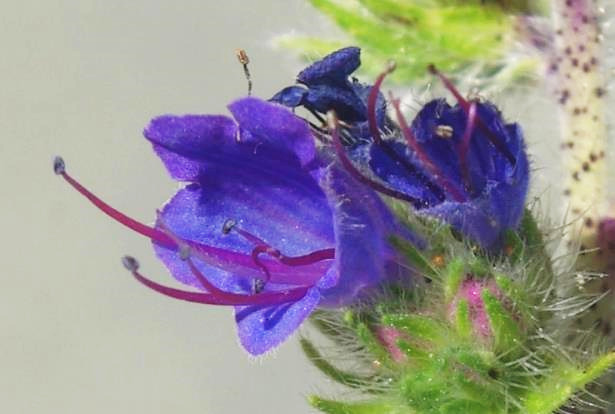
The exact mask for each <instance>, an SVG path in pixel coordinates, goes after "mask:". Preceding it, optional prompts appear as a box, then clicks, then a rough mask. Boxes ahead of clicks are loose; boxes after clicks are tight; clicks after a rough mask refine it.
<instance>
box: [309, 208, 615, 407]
mask: <svg viewBox="0 0 615 414" xmlns="http://www.w3.org/2000/svg"><path fill="white" fill-rule="evenodd" d="M421 225H422V226H427V231H425V232H423V234H432V235H433V236H432V237H431V239H430V240H429V242H430V246H432V247H431V248H429V249H427V250H423V251H419V250H417V249H416V248H414V247H412V246H411V245H409V244H406V243H403V242H400V241H394V244H395V245H396V246H397V248H398V249H399V251H400V252H402V253H404V254H405V255H406V257H407V259H408V264H409V265H410V266H412V267H414V268H415V269H416V270H417V271H418V272H420V273H422V274H423V275H424V280H425V281H424V283H419V284H418V286H414V287H413V288H411V289H410V288H409V287H407V286H397V287H394V288H391V289H390V290H389V291H388V292H386V293H384V294H383V295H382V296H381V297H378V298H375V299H374V301H373V302H371V303H366V304H365V305H363V306H355V307H353V308H352V309H351V310H349V311H346V312H344V313H342V312H339V311H337V312H329V311H326V312H325V311H320V312H318V313H316V314H314V315H313V317H312V319H313V322H314V324H315V326H316V327H317V328H318V329H319V331H320V332H322V333H323V334H324V336H325V337H327V338H328V340H330V341H331V342H332V343H333V346H332V347H331V346H330V345H328V346H326V347H323V349H327V350H328V352H326V353H325V352H322V351H320V350H319V346H318V345H316V342H315V341H310V340H308V339H305V338H304V339H303V340H302V345H303V349H304V351H305V353H306V355H307V356H308V358H309V359H310V360H311V361H312V362H313V363H314V364H315V365H316V366H317V367H318V368H319V369H320V370H321V371H323V372H324V373H325V374H327V375H328V376H329V377H330V378H331V379H333V380H335V381H336V382H339V383H342V384H344V385H346V386H348V387H351V388H355V389H358V390H359V391H360V392H361V394H362V396H361V398H360V399H359V400H358V401H354V402H340V401H338V400H329V399H326V398H321V397H315V396H314V397H311V398H310V403H311V404H312V405H313V406H314V407H316V408H318V409H319V410H321V411H322V412H325V413H331V414H342V413H343V414H371V413H373V414H393V413H395V414H402V413H412V414H424V413H425V414H426V413H439V414H449V413H450V414H453V413H455V414H457V413H481V414H482V413H487V414H491V413H493V414H504V413H519V414H550V413H553V412H555V411H557V410H558V409H561V408H564V407H565V408H568V409H571V408H573V407H576V408H578V407H579V404H580V403H579V402H578V401H580V400H584V401H586V402H592V397H591V396H590V395H589V394H588V393H584V390H585V389H586V387H587V385H588V384H590V383H591V382H593V381H594V380H596V379H597V378H598V377H600V376H601V375H602V374H603V373H604V372H605V371H606V370H607V369H608V368H609V366H610V365H612V364H613V363H614V362H615V352H599V351H598V350H597V349H598V346H597V345H594V346H591V345H590V344H592V341H594V342H595V340H594V339H592V338H591V336H589V335H588V336H587V337H586V338H584V341H585V343H584V344H583V346H582V348H583V350H584V351H586V350H588V349H590V350H591V349H594V351H590V352H589V353H588V352H581V351H578V352H576V351H575V349H572V348H570V347H566V346H565V345H564V344H565V343H566V340H567V339H566V337H567V336H568V335H569V334H571V333H573V332H574V326H572V324H571V321H573V320H574V319H575V316H576V315H578V314H579V313H581V312H583V310H584V309H586V308H587V307H588V306H589V304H591V300H592V299H588V300H583V299H582V298H577V299H578V301H576V302H575V304H574V305H572V306H571V303H572V302H571V300H570V299H566V300H562V299H560V298H558V297H557V295H556V292H555V286H554V284H553V281H554V280H555V278H556V277H557V279H558V280H560V281H561V280H563V278H565V275H561V274H558V275H555V273H554V271H553V270H552V266H551V261H550V259H549V256H548V255H547V253H546V250H545V246H544V243H543V242H542V240H541V239H542V238H541V236H540V232H539V231H538V228H537V226H536V223H535V222H534V219H533V218H532V216H531V214H530V213H526V216H525V218H524V220H523V223H522V226H521V228H520V230H519V232H518V233H511V234H510V236H509V237H508V240H509V242H508V243H507V245H506V246H505V248H504V252H505V253H503V254H502V255H501V256H498V257H494V256H492V255H487V254H484V253H482V252H481V251H480V250H477V249H473V248H471V246H468V245H467V244H464V243H462V242H459V241H457V240H456V239H455V238H454V237H453V236H452V235H451V233H450V231H449V230H448V229H447V228H446V227H442V226H435V225H431V224H429V223H427V224H425V223H422V224H421ZM415 227H416V223H415ZM564 309H567V311H566V312H563V310H564ZM357 344H359V345H357ZM578 345H579V346H578V347H577V348H579V349H581V346H580V345H581V344H578ZM349 356H350V357H352V360H353V361H354V362H356V361H362V364H360V365H357V364H356V363H355V364H353V367H352V369H348V370H343V369H341V368H340V367H338V366H337V365H336V363H339V361H342V357H345V359H346V360H347V358H348V357H349ZM341 364H343V362H342V363H341ZM341 364H340V365H341ZM370 395H371V397H370ZM575 397H580V398H575ZM594 402H595V401H594ZM575 412H576V411H575Z"/></svg>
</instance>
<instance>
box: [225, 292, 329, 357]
mask: <svg viewBox="0 0 615 414" xmlns="http://www.w3.org/2000/svg"><path fill="white" fill-rule="evenodd" d="M319 302H320V293H319V291H318V288H312V289H310V290H309V291H308V293H307V294H306V295H305V296H304V297H303V298H302V299H301V300H299V301H297V302H294V303H287V304H280V305H278V306H269V307H264V308H263V307H260V308H259V307H253V306H252V307H248V306H243V307H237V309H236V310H235V321H236V322H237V332H238V334H239V341H240V342H241V345H242V346H243V347H244V348H245V349H246V351H248V352H249V353H250V354H252V355H261V354H264V353H265V352H267V351H269V350H270V349H272V348H274V347H276V346H278V345H279V344H281V343H282V342H284V340H286V339H287V338H288V337H289V336H290V335H291V334H292V333H293V332H295V331H296V330H297V328H298V327H299V326H300V325H301V323H303V321H304V320H305V319H306V318H307V317H308V316H309V315H310V314H311V313H312V312H313V311H314V309H315V308H316V306H317V305H318V303H319Z"/></svg>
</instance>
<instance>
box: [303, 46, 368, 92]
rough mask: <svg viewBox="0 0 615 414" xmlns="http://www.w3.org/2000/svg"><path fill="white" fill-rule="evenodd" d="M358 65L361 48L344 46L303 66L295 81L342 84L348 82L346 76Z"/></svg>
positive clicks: (307, 83)
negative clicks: (309, 64)
mask: <svg viewBox="0 0 615 414" xmlns="http://www.w3.org/2000/svg"><path fill="white" fill-rule="evenodd" d="M359 65H361V49H359V48H358V47H346V48H343V49H340V50H337V51H335V52H333V53H331V54H329V55H327V56H325V57H324V58H323V59H321V60H319V61H318V62H316V63H314V64H312V65H311V66H308V67H307V68H305V69H304V70H303V71H301V73H299V75H298V76H297V81H298V82H301V83H303V84H305V85H308V86H311V85H316V84H329V85H339V86H342V85H344V84H345V83H347V82H348V80H347V79H348V76H349V75H350V74H351V73H352V72H354V71H355V70H356V69H357V68H358V67H359Z"/></svg>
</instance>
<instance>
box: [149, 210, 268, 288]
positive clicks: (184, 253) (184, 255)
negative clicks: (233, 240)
mask: <svg viewBox="0 0 615 414" xmlns="http://www.w3.org/2000/svg"><path fill="white" fill-rule="evenodd" d="M156 214H157V216H158V225H159V226H160V228H161V229H162V231H163V232H164V233H165V234H167V235H168V236H169V237H170V238H172V239H173V240H174V241H175V242H176V243H177V244H178V245H179V258H180V259H181V260H183V261H185V262H186V263H188V267H190V271H191V272H192V274H193V275H194V276H195V277H196V279H197V280H198V281H199V283H200V284H201V286H202V287H203V288H204V289H205V290H206V291H207V292H209V293H211V294H213V295H216V296H222V297H227V296H228V294H229V293H228V292H225V291H224V290H222V289H219V288H218V287H217V286H216V285H214V284H213V283H211V282H210V281H209V279H207V277H205V275H204V274H203V273H202V272H201V271H200V270H199V269H198V268H197V267H196V265H195V264H194V262H193V261H192V259H191V257H190V256H191V254H192V252H191V249H190V246H188V245H186V244H184V243H182V241H181V240H180V239H179V238H178V237H177V236H176V235H174V234H173V232H172V231H171V230H170V229H169V227H168V226H167V225H166V224H165V222H164V220H163V219H162V215H161V213H160V211H156ZM229 221H230V220H227V222H225V225H226V223H228V222H229ZM225 227H226V226H225ZM231 228H232V227H231ZM229 231H230V230H229ZM255 280H256V279H255Z"/></svg>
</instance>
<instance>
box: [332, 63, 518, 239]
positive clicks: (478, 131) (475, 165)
mask: <svg viewBox="0 0 615 414" xmlns="http://www.w3.org/2000/svg"><path fill="white" fill-rule="evenodd" d="M432 71H434V73H437V72H436V71H435V68H432ZM437 74H438V75H439V76H440V77H441V78H442V79H443V80H444V82H445V85H446V86H447V87H448V88H449V89H450V90H451V91H452V92H453V94H454V95H455V97H456V98H457V100H458V103H457V104H456V105H455V106H450V105H449V104H448V103H447V102H446V101H445V100H444V99H435V100H432V101H430V102H428V103H427V104H426V105H424V106H423V108H422V109H421V110H420V111H419V113H418V114H417V116H416V118H415V119H414V121H413V122H412V124H411V126H408V124H407V123H406V120H405V119H404V117H403V116H402V114H401V111H400V108H399V101H398V100H393V107H394V110H395V113H396V117H397V121H398V124H399V127H398V130H397V131H393V132H392V133H391V132H390V133H389V134H388V136H387V137H384V138H383V137H382V136H381V134H380V132H379V128H371V131H374V133H373V134H372V139H371V140H369V141H367V142H365V141H364V142H363V143H362V144H360V145H356V146H352V147H348V148H346V147H342V146H341V145H340V143H339V142H338V143H337V153H338V155H339V156H340V158H341V159H342V160H344V164H345V165H346V167H347V168H348V170H349V171H351V172H352V173H353V175H355V176H356V177H361V178H360V179H362V181H363V182H365V183H366V184H368V185H369V186H371V187H373V188H374V189H376V190H378V191H380V192H382V193H384V194H387V195H389V196H392V197H394V198H398V199H401V200H404V201H407V202H409V203H410V204H411V205H412V206H413V207H414V209H415V211H416V212H417V213H418V214H420V215H425V216H429V217H435V218H438V219H441V220H443V221H444V222H446V223H448V224H450V225H451V226H452V227H453V228H455V229H456V230H458V231H459V232H461V233H462V234H463V235H465V236H466V237H468V238H470V239H472V240H474V241H475V242H477V243H478V244H479V245H481V246H482V247H484V248H487V249H493V248H497V246H498V245H499V242H500V241H501V236H502V234H503V232H504V231H505V230H508V229H515V228H516V227H517V226H518V224H519V222H520V220H521V217H522V215H523V211H524V206H525V198H526V195H527V190H528V182H529V166H528V159H527V154H526V152H525V144H524V141H523V134H522V132H521V128H520V127H519V126H518V125H517V124H514V123H513V124H510V123H506V122H505V121H504V120H503V118H502V115H501V113H500V111H499V110H498V109H497V108H496V107H495V106H494V105H493V104H491V103H489V102H477V101H467V100H465V99H464V98H463V97H461V95H460V94H459V93H458V92H457V90H456V89H454V87H453V86H452V84H451V83H450V81H449V80H448V79H446V78H445V77H444V76H442V75H441V74H439V73H437ZM381 76H382V75H381ZM368 118H369V117H368Z"/></svg>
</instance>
